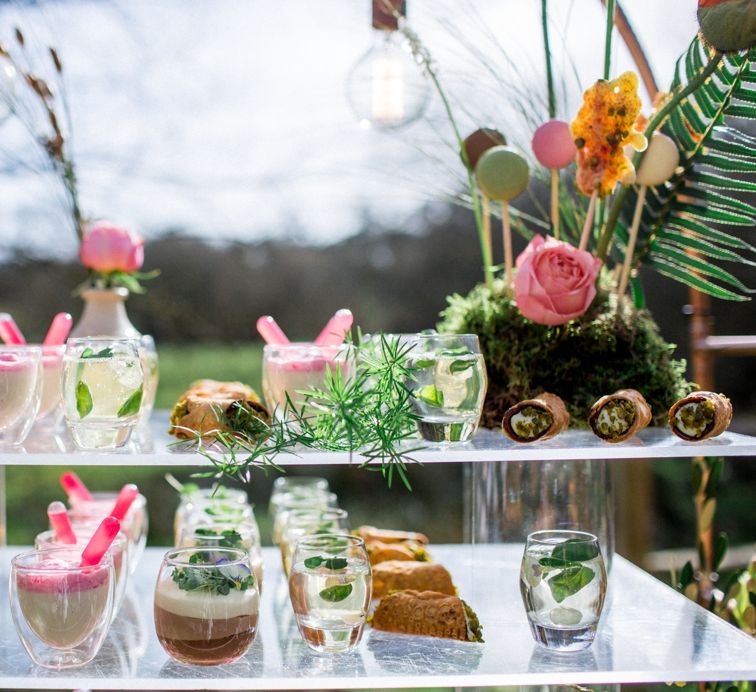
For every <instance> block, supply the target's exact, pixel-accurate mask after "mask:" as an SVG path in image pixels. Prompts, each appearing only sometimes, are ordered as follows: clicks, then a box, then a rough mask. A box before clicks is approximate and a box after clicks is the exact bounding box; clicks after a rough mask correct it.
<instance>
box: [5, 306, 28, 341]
mask: <svg viewBox="0 0 756 692" xmlns="http://www.w3.org/2000/svg"><path fill="white" fill-rule="evenodd" d="M0 339H2V340H3V341H4V342H5V343H6V344H8V346H20V345H23V344H25V343H26V339H24V335H23V334H22V333H21V330H20V329H19V328H18V325H17V324H16V322H15V320H14V319H13V318H12V317H11V316H10V314H9V313H7V312H0Z"/></svg>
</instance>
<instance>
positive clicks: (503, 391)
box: [438, 284, 693, 428]
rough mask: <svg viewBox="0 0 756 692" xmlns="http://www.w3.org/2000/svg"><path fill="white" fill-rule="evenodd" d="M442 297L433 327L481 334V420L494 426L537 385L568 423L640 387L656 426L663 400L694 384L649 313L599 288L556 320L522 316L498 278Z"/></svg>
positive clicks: (666, 403)
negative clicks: (582, 306) (582, 309)
mask: <svg viewBox="0 0 756 692" xmlns="http://www.w3.org/2000/svg"><path fill="white" fill-rule="evenodd" d="M448 301H449V305H448V307H447V308H446V310H444V312H443V313H442V314H441V317H442V320H441V322H440V324H439V326H438V329H439V331H443V332H451V333H457V334H463V333H473V334H477V335H478V336H479V338H480V345H481V350H482V352H483V355H484V356H485V359H486V368H487V370H488V378H489V385H488V394H487V395H486V401H485V404H484V411H483V420H482V423H483V425H485V426H486V427H489V428H497V427H498V426H500V425H501V419H502V417H503V415H504V412H505V411H506V410H507V409H508V408H509V407H510V406H513V405H514V404H516V403H517V402H519V401H522V400H523V399H528V398H532V397H534V396H536V395H538V394H540V393H541V392H544V391H547V392H553V393H554V394H558V395H559V396H561V397H562V399H564V401H565V404H566V405H567V408H568V409H569V412H570V416H571V421H570V424H571V425H573V426H581V427H584V426H586V425H587V420H588V412H589V411H590V408H591V406H592V405H593V404H594V403H595V401H596V400H597V399H598V398H599V397H601V396H603V395H604V394H611V393H612V392H615V391H616V390H618V389H625V388H632V389H637V390H638V391H639V392H641V393H642V394H643V396H644V397H645V398H646V401H648V403H649V404H650V405H651V408H652V410H653V415H654V422H655V424H657V425H663V424H664V422H665V420H666V414H667V411H668V409H669V407H670V406H671V405H672V404H673V403H674V402H675V401H676V400H677V399H679V398H680V397H683V396H685V395H686V394H688V393H689V392H690V391H692V389H693V387H692V385H691V384H690V383H689V382H687V380H686V379H685V361H683V360H677V359H674V358H673V357H672V356H673V352H674V349H675V347H674V345H672V344H668V343H667V342H666V341H664V339H662V337H661V336H660V334H659V330H658V328H657V326H656V323H655V322H654V320H653V317H652V316H651V314H650V313H649V312H648V311H646V310H636V309H635V308H634V307H633V306H632V303H631V301H629V300H628V299H626V298H622V299H618V297H617V296H616V295H615V294H610V293H607V292H604V291H602V292H600V293H599V295H598V296H597V297H596V299H595V300H594V301H593V304H592V305H591V307H590V308H589V310H588V311H587V312H586V313H585V314H584V315H583V316H582V317H581V318H579V319H577V320H574V321H573V322H570V323H568V324H565V325H561V326H558V327H546V326H543V325H538V324H534V323H533V322H530V321H529V320H526V319H525V318H524V317H523V316H522V315H521V314H520V312H519V311H518V310H517V306H516V305H515V304H514V301H513V300H512V298H511V297H510V296H508V295H506V294H505V293H503V291H502V286H501V284H497V285H496V286H494V288H493V289H488V288H486V287H485V286H484V285H482V284H481V285H479V286H476V287H475V288H474V289H473V290H472V291H471V292H470V293H469V294H468V295H467V296H461V295H457V294H455V295H453V296H451V297H450V298H449V299H448Z"/></svg>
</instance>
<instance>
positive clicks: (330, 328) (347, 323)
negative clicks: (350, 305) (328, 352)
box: [315, 308, 354, 346]
mask: <svg viewBox="0 0 756 692" xmlns="http://www.w3.org/2000/svg"><path fill="white" fill-rule="evenodd" d="M353 321H354V316H353V315H352V311H351V310H347V309H346V308H344V309H342V310H338V311H337V312H336V314H335V315H334V316H333V317H331V319H330V320H328V324H327V325H326V326H325V327H323V331H322V332H320V334H318V337H317V338H316V339H315V345H316V346H336V345H338V344H341V343H343V342H344V339H345V338H346V335H347V332H348V331H349V330H350V329H351V328H352V322H353Z"/></svg>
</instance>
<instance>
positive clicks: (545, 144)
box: [532, 120, 577, 240]
mask: <svg viewBox="0 0 756 692" xmlns="http://www.w3.org/2000/svg"><path fill="white" fill-rule="evenodd" d="M532 147H533V153H534V154H535V157H536V158H537V159H538V163H540V164H541V165H542V166H544V167H545V168H548V169H549V170H550V171H551V225H552V228H553V230H554V238H556V239H557V240H559V171H560V169H562V168H566V167H567V166H569V165H570V164H571V163H572V162H573V161H574V160H575V156H577V147H576V146H575V141H574V139H573V138H572V133H571V132H570V125H569V123H566V122H565V121H564V120H549V121H548V122H545V123H544V124H543V125H541V126H540V127H539V128H538V129H537V130H536V131H535V133H533V142H532Z"/></svg>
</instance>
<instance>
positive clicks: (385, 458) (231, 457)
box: [184, 334, 422, 490]
mask: <svg viewBox="0 0 756 692" xmlns="http://www.w3.org/2000/svg"><path fill="white" fill-rule="evenodd" d="M410 348H411V347H410V345H408V344H402V343H401V339H400V338H399V337H386V336H385V335H383V334H380V335H376V336H374V337H372V338H371V339H367V340H363V339H362V338H360V343H359V344H358V348H357V354H358V355H357V357H356V362H355V375H354V376H353V377H348V378H345V377H343V374H342V371H341V369H340V368H338V367H337V368H327V369H326V376H325V379H324V382H323V385H322V387H317V388H312V389H308V390H303V391H300V392H297V395H298V396H300V397H302V402H303V403H302V404H301V405H300V406H297V405H295V404H294V402H293V401H292V399H291V398H290V397H287V403H286V406H285V407H284V411H283V418H284V420H276V419H274V420H273V421H272V422H269V423H268V422H265V421H263V420H261V419H260V418H257V417H256V416H255V415H254V412H250V411H248V410H246V409H245V407H244V406H243V405H239V406H232V407H230V408H229V409H228V411H223V410H221V409H220V408H219V407H217V408H216V409H214V413H215V415H216V417H217V419H218V420H219V421H221V422H222V423H223V425H221V426H219V429H218V430H216V431H212V433H211V435H212V437H213V438H214V441H213V443H212V444H211V445H207V444H205V442H204V439H207V437H208V432H207V431H206V432H205V433H204V439H203V435H202V434H200V433H198V432H194V431H193V434H194V436H195V437H194V439H193V444H195V445H196V449H197V451H198V452H199V453H200V454H202V455H204V456H205V457H206V458H207V459H208V460H209V461H211V462H212V464H213V466H214V467H215V470H214V471H211V472H207V473H201V474H195V475H196V476H204V477H208V476H213V477H215V478H221V477H222V476H228V477H231V478H236V479H239V480H242V481H244V482H249V480H250V478H251V473H252V471H253V470H254V469H260V470H262V471H263V472H264V473H267V472H268V471H269V470H270V469H271V468H272V469H276V470H277V471H279V472H282V473H284V469H283V468H282V467H281V466H279V465H278V464H277V463H276V459H277V457H278V456H279V455H280V454H287V453H288V454H297V453H299V452H301V450H302V449H317V450H321V451H331V452H346V453H348V454H349V455H350V458H351V456H352V455H353V454H360V456H361V457H362V459H363V461H361V463H360V465H359V468H361V469H366V470H368V471H374V472H379V473H381V475H382V476H383V477H384V478H385V479H386V483H387V485H388V486H389V487H391V486H392V484H393V482H394V480H395V475H396V476H398V477H399V479H400V480H401V481H402V483H403V484H404V486H405V487H406V488H407V489H408V490H412V486H411V484H410V481H409V476H408V465H409V464H410V463H419V462H417V460H416V459H413V458H412V457H411V454H412V453H413V452H416V451H417V450H419V449H421V448H422V447H421V446H417V445H415V446H413V445H412V444H411V442H410V441H411V440H414V439H415V438H416V434H417V425H416V422H417V420H418V416H417V415H416V414H415V413H414V412H413V411H412V408H411V405H410V397H411V394H410V390H409V388H408V386H407V382H408V381H410V380H411V378H412V376H413V370H412V368H411V367H410V366H409V365H408V358H407V356H408V353H409V350H410ZM220 428H226V429H225V430H221V429H220ZM184 444H185V443H184Z"/></svg>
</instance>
